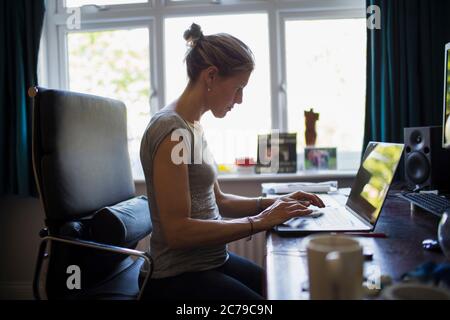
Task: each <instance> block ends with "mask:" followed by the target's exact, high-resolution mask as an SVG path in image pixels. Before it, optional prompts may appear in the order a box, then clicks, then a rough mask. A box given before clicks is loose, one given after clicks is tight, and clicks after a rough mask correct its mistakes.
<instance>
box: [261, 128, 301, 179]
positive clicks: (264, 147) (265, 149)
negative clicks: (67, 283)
mask: <svg viewBox="0 0 450 320" xmlns="http://www.w3.org/2000/svg"><path fill="white" fill-rule="evenodd" d="M277 136H278V139H276V136H274V137H272V135H271V134H262V135H258V158H257V161H256V162H257V163H256V168H255V172H256V173H295V172H297V134H296V133H279V134H278V135H277ZM272 146H278V148H272ZM275 150H276V151H275ZM261 157H263V158H261ZM272 157H278V166H274V163H273V162H272V160H271V159H272Z"/></svg>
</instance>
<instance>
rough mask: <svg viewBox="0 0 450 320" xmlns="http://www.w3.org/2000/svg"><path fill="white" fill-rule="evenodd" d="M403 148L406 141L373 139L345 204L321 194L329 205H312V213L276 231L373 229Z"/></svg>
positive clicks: (290, 232) (366, 230) (289, 222)
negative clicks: (378, 140)
mask: <svg viewBox="0 0 450 320" xmlns="http://www.w3.org/2000/svg"><path fill="white" fill-rule="evenodd" d="M403 149H404V145H403V144H394V143H384V142H370V143H369V144H368V145H367V148H366V150H365V152H364V155H363V160H362V162H361V165H360V167H359V169H358V173H357V175H356V178H355V181H354V183H353V186H352V188H351V191H350V194H349V196H348V198H347V200H346V201H345V203H344V202H343V201H337V200H335V198H336V197H334V196H331V195H319V197H320V198H321V199H322V201H323V202H324V204H325V208H318V207H315V206H311V207H310V208H311V209H313V213H312V214H311V215H309V216H305V217H297V218H293V219H291V220H289V221H286V222H285V223H283V224H281V225H278V226H275V227H274V230H275V231H276V232H278V233H279V234H280V235H305V234H309V233H314V232H348V231H353V232H356V231H357V232H370V231H373V230H374V229H375V225H376V223H377V221H378V218H379V216H380V212H381V209H382V208H383V204H384V202H385V200H386V196H387V194H388V191H389V188H390V186H391V184H392V180H393V178H394V175H395V172H396V170H397V166H398V164H399V162H400V159H401V157H402V154H403Z"/></svg>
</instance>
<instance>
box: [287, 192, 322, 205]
mask: <svg viewBox="0 0 450 320" xmlns="http://www.w3.org/2000/svg"><path fill="white" fill-rule="evenodd" d="M279 199H281V200H285V201H292V200H295V201H299V202H301V203H302V204H303V205H306V206H307V207H308V206H309V204H312V205H314V206H316V207H319V208H324V207H325V204H324V203H323V201H322V200H321V199H320V198H319V197H318V196H316V195H315V194H312V193H307V192H302V191H296V192H292V193H289V194H287V195H285V196H281V197H280V198H279Z"/></svg>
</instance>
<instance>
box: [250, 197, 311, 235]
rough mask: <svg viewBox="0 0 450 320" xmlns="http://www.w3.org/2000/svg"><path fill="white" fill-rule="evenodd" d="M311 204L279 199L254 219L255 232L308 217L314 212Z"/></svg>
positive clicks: (283, 198)
mask: <svg viewBox="0 0 450 320" xmlns="http://www.w3.org/2000/svg"><path fill="white" fill-rule="evenodd" d="M308 206H309V203H302V202H301V201H299V200H295V199H291V198H285V197H282V198H279V199H277V200H276V201H275V202H274V203H273V204H272V205H271V206H269V207H267V208H266V209H265V210H264V211H262V212H261V213H260V214H258V215H257V216H254V217H253V218H252V219H253V221H254V223H255V225H254V227H255V231H256V232H259V231H263V230H267V229H270V228H272V227H274V226H276V225H279V224H282V223H284V222H286V221H287V220H289V219H292V218H295V217H301V216H306V215H308V214H310V213H311V212H312V210H310V209H308Z"/></svg>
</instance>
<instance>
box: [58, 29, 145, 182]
mask: <svg viewBox="0 0 450 320" xmlns="http://www.w3.org/2000/svg"><path fill="white" fill-rule="evenodd" d="M148 39H149V34H148V28H135V29H123V30H120V29H119V30H118V29H116V30H101V31H89V32H71V33H68V35H67V47H68V68H69V70H68V71H69V88H70V90H73V91H78V92H85V93H90V94H94V95H101V96H105V97H109V98H114V99H118V100H120V101H123V102H124V103H125V105H126V106H127V120H128V148H129V152H130V159H131V165H132V171H133V176H134V177H143V171H142V167H141V163H140V160H139V159H140V158H139V148H140V142H141V138H142V134H143V132H144V131H145V128H146V126H147V124H148V121H149V119H150V108H149V92H150V70H149V61H150V59H149V42H148Z"/></svg>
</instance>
